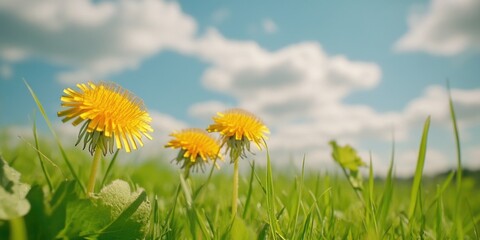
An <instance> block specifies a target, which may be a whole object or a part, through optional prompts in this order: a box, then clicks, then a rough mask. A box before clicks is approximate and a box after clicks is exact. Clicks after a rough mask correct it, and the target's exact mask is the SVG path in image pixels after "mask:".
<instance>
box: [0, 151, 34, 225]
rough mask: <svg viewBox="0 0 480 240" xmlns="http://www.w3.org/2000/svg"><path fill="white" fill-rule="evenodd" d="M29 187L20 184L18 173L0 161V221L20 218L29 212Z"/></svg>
mask: <svg viewBox="0 0 480 240" xmlns="http://www.w3.org/2000/svg"><path fill="white" fill-rule="evenodd" d="M29 190H30V185H28V184H25V183H21V182H20V173H19V172H17V171H15V169H13V168H11V167H10V166H8V164H7V162H5V161H4V160H3V159H0V220H11V219H14V218H18V217H22V216H24V215H26V214H27V213H28V211H29V210H30V203H29V202H28V201H27V199H26V198H25V196H27V193H28V191H29Z"/></svg>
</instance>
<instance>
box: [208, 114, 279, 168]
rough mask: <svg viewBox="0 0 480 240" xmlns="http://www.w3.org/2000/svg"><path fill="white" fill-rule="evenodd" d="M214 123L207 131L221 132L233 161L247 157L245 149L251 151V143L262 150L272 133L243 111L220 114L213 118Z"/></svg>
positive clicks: (258, 120)
mask: <svg viewBox="0 0 480 240" xmlns="http://www.w3.org/2000/svg"><path fill="white" fill-rule="evenodd" d="M213 121H214V123H213V124H211V125H210V126H209V127H208V128H207V131H209V132H219V133H220V134H221V135H222V142H223V143H227V150H230V156H231V157H232V160H233V159H234V158H237V157H238V156H245V154H244V153H245V149H246V150H249V151H250V142H254V143H255V144H256V145H257V147H258V148H259V149H261V148H262V145H264V142H263V139H266V136H265V134H268V133H270V131H269V130H268V128H267V126H265V125H264V124H263V122H262V121H261V120H260V119H258V118H257V117H256V116H255V115H253V114H251V113H249V112H247V111H245V110H242V109H230V110H227V111H225V112H223V113H221V112H219V113H217V116H215V117H213Z"/></svg>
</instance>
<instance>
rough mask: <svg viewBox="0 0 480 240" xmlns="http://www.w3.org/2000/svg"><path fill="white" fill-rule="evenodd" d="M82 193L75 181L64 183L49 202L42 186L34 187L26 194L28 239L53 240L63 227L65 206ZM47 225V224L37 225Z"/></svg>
mask: <svg viewBox="0 0 480 240" xmlns="http://www.w3.org/2000/svg"><path fill="white" fill-rule="evenodd" d="M80 195H82V196H83V192H82V191H81V189H80V186H79V185H78V184H77V183H76V181H64V182H62V183H61V184H60V185H59V186H58V188H56V190H55V192H54V193H53V196H51V200H50V201H47V199H48V198H50V196H48V195H45V192H44V191H43V188H42V186H40V185H34V186H32V188H31V189H30V191H29V192H28V194H27V199H28V201H29V202H30V204H31V210H30V212H28V214H27V215H26V216H25V223H26V225H27V226H28V238H29V239H54V238H55V236H57V235H58V233H59V232H60V231H61V230H62V229H63V228H64V227H65V215H66V209H67V205H68V204H69V203H71V202H74V201H77V200H78V197H79V196H80ZM39 223H48V224H39Z"/></svg>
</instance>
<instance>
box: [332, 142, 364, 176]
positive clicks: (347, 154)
mask: <svg viewBox="0 0 480 240" xmlns="http://www.w3.org/2000/svg"><path fill="white" fill-rule="evenodd" d="M330 145H331V146H332V149H333V151H332V157H333V159H334V160H335V161H336V162H337V163H338V164H340V166H341V167H343V168H346V169H348V170H350V171H352V172H357V171H358V168H359V167H361V166H366V165H367V164H365V162H363V161H362V159H361V158H360V157H359V156H358V154H357V151H356V150H355V149H353V148H352V147H351V146H350V145H345V146H343V147H341V146H339V145H338V144H337V142H336V141H330Z"/></svg>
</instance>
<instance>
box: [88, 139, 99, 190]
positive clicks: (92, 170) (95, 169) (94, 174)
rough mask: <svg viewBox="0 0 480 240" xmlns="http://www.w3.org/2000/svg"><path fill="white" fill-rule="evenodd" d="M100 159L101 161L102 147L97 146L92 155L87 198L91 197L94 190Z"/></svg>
mask: <svg viewBox="0 0 480 240" xmlns="http://www.w3.org/2000/svg"><path fill="white" fill-rule="evenodd" d="M100 159H102V147H101V144H97V147H96V148H95V153H94V154H93V162H92V167H91V168H90V178H89V179H88V185H87V196H88V197H91V196H92V195H93V191H94V189H95V179H96V177H97V172H98V165H100Z"/></svg>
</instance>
